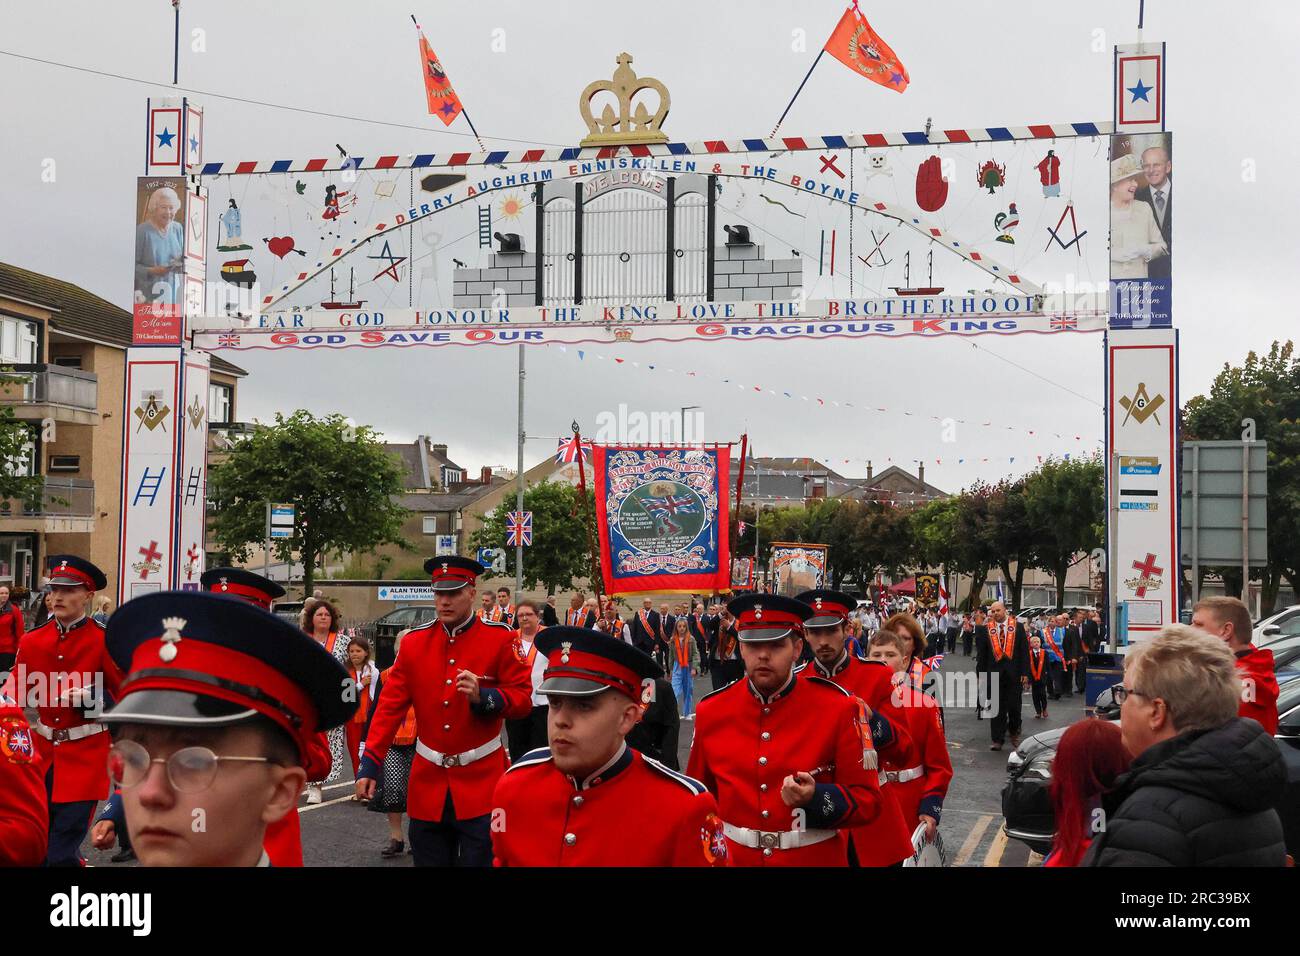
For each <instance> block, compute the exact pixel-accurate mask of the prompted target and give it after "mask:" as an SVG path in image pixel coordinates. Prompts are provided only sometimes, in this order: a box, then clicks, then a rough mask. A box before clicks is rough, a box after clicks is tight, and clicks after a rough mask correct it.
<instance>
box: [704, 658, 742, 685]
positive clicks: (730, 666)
mask: <svg viewBox="0 0 1300 956" xmlns="http://www.w3.org/2000/svg"><path fill="white" fill-rule="evenodd" d="M709 663H710V664H712V665H713V666H711V667H710V668H709V682H710V683H711V684H712V685H713V689H714V690H718V689H720V688H723V687H726V686H727V685H728V684H733V683H735V682H736V681H738V680H740V678H741V677H742V676H744V673H745V662H744V661H737V660H731V661H720V660H718V659H717V658H716V657H715V658H714V659H713V660H712V661H710V662H709Z"/></svg>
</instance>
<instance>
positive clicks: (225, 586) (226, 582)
mask: <svg viewBox="0 0 1300 956" xmlns="http://www.w3.org/2000/svg"><path fill="white" fill-rule="evenodd" d="M221 590H223V591H229V590H230V580H229V579H228V578H222V579H221Z"/></svg>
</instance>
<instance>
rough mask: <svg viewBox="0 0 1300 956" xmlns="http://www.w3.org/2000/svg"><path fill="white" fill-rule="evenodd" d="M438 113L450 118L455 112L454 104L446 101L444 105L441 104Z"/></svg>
mask: <svg viewBox="0 0 1300 956" xmlns="http://www.w3.org/2000/svg"><path fill="white" fill-rule="evenodd" d="M438 112H440V113H442V115H443V116H450V115H451V114H452V113H454V112H456V104H455V103H453V102H451V101H450V100H448V101H447V102H446V103H443V104H442V106H441V107H440V108H439V110H438Z"/></svg>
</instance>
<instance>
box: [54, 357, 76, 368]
mask: <svg viewBox="0 0 1300 956" xmlns="http://www.w3.org/2000/svg"><path fill="white" fill-rule="evenodd" d="M51 361H52V362H53V363H54V364H55V365H58V366H61V367H63V368H81V356H80V355H56V356H54V358H53V359H52V360H51Z"/></svg>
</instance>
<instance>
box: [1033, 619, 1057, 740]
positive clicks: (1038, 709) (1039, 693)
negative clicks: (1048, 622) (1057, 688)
mask: <svg viewBox="0 0 1300 956" xmlns="http://www.w3.org/2000/svg"><path fill="white" fill-rule="evenodd" d="M1050 679H1051V673H1050V672H1049V671H1048V669H1047V654H1046V653H1045V652H1044V651H1043V642H1042V640H1041V639H1039V637H1038V635H1037V634H1035V635H1034V636H1033V637H1031V638H1030V639H1029V692H1030V694H1031V695H1032V696H1033V699H1034V716H1035V717H1037V718H1039V719H1040V720H1041V719H1042V718H1044V717H1046V716H1047V682H1048V680H1050ZM1053 699H1055V698H1053Z"/></svg>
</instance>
